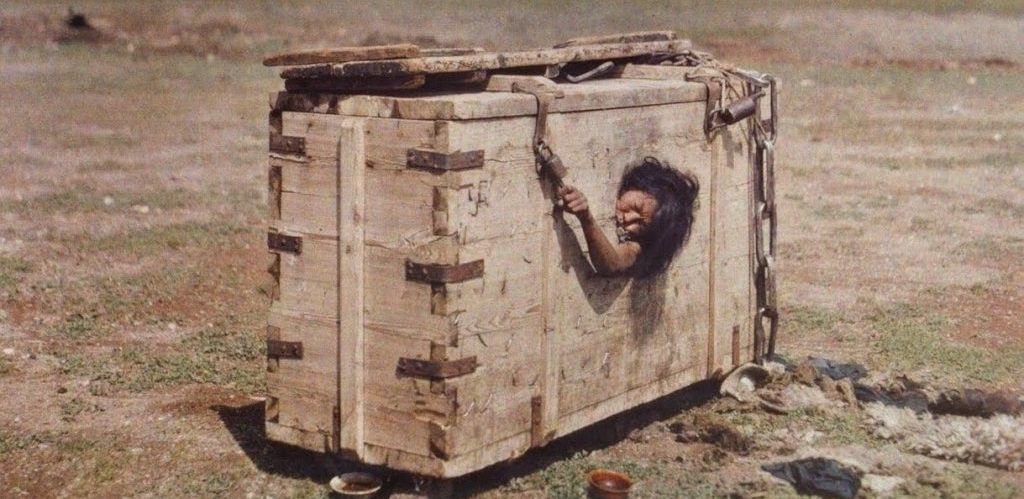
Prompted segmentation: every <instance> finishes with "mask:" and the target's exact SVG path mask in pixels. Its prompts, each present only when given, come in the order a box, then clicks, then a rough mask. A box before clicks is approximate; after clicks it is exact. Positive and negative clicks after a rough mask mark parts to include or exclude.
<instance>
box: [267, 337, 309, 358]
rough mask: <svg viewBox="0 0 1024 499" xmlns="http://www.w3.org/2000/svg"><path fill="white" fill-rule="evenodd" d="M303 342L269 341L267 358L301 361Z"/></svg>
mask: <svg viewBox="0 0 1024 499" xmlns="http://www.w3.org/2000/svg"><path fill="white" fill-rule="evenodd" d="M302 353H303V352H302V342H301V341H281V340H267V357H276V358H278V359H301V358H302Z"/></svg>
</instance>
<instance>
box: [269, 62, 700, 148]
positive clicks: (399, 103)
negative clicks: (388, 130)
mask: <svg viewBox="0 0 1024 499" xmlns="http://www.w3.org/2000/svg"><path fill="white" fill-rule="evenodd" d="M558 88H559V89H560V90H561V91H563V92H564V94H565V96H564V97H563V98H561V99H556V100H554V101H552V103H551V108H550V111H551V112H552V113H563V112H575V111H586V110H593V109H615V108H630V107H637V106H654V105H658V104H669V103H682V102H703V101H704V99H705V96H706V94H707V89H706V88H705V87H704V85H701V84H699V83H693V82H688V81H681V80H657V79H619V78H610V79H603V80H592V81H585V82H582V83H577V84H568V83H565V84H559V85H558ZM271 100H272V105H273V106H275V108H276V109H282V110H285V111H299V112H307V113H330V114H344V115H349V116H366V117H374V118H401V119H406V120H453V119H454V120H475V119H484V118H498V117H507V116H533V115H535V114H536V113H537V100H536V99H535V98H534V97H533V96H531V95H528V94H518V93H517V94H510V93H506V92H467V93H459V94H446V95H438V94H437V93H436V92H422V93H416V92H412V93H409V94H407V95H403V96H401V97H398V96H390V95H333V94H290V93H283V92H282V93H275V94H271ZM289 132H291V131H289V130H287V129H286V131H285V133H286V134H287V133H289ZM291 133H294V132H291ZM370 149H371V150H372V148H370Z"/></svg>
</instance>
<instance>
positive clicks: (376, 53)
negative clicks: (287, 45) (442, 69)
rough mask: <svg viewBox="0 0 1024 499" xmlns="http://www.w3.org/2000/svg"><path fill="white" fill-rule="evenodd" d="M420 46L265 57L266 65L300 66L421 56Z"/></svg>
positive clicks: (321, 51)
mask: <svg viewBox="0 0 1024 499" xmlns="http://www.w3.org/2000/svg"><path fill="white" fill-rule="evenodd" d="M419 55H420V48H419V47H417V46H416V45H412V44H408V43H400V44H395V45H372V46H366V47H336V48H322V49H308V50H296V51H293V52H285V53H282V54H277V55H272V56H270V57H267V58H266V59H263V65H264V66H298V65H302V64H323V63H341V62H349V61H373V60H379V59H400V58H403V57H419Z"/></svg>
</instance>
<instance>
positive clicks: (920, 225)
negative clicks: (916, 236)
mask: <svg viewBox="0 0 1024 499" xmlns="http://www.w3.org/2000/svg"><path fill="white" fill-rule="evenodd" d="M933 228H935V222H934V221H933V220H929V219H927V218H924V217H919V216H914V217H912V218H911V219H910V230H911V231H913V232H928V231H930V230H932V229H933Z"/></svg>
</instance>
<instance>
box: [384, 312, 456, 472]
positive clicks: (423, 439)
mask: <svg viewBox="0 0 1024 499" xmlns="http://www.w3.org/2000/svg"><path fill="white" fill-rule="evenodd" d="M365 334H366V341H365V346H364V352H365V354H364V355H365V364H364V367H365V372H366V373H367V376H366V380H365V387H366V393H365V404H366V407H365V409H364V411H365V415H364V417H365V441H366V442H367V443H376V444H378V445H387V446H390V447H392V448H395V449H402V450H407V451H409V452H413V453H417V454H420V455H429V434H430V424H431V423H443V422H446V421H447V420H448V418H449V417H451V411H452V410H453V406H452V403H451V401H450V400H449V399H448V398H447V397H446V396H445V395H444V394H435V393H432V392H431V382H430V381H427V380H422V379H415V378H408V377H400V376H398V373H397V372H396V367H397V365H398V359H399V358H401V357H412V358H421V359H429V358H430V342H429V341H428V340H421V339H411V338H409V337H406V336H402V335H396V334H391V333H390V332H388V331H386V330H382V329H380V328H377V327H368V328H367V330H366V333H365ZM403 428H404V429H403Z"/></svg>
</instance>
